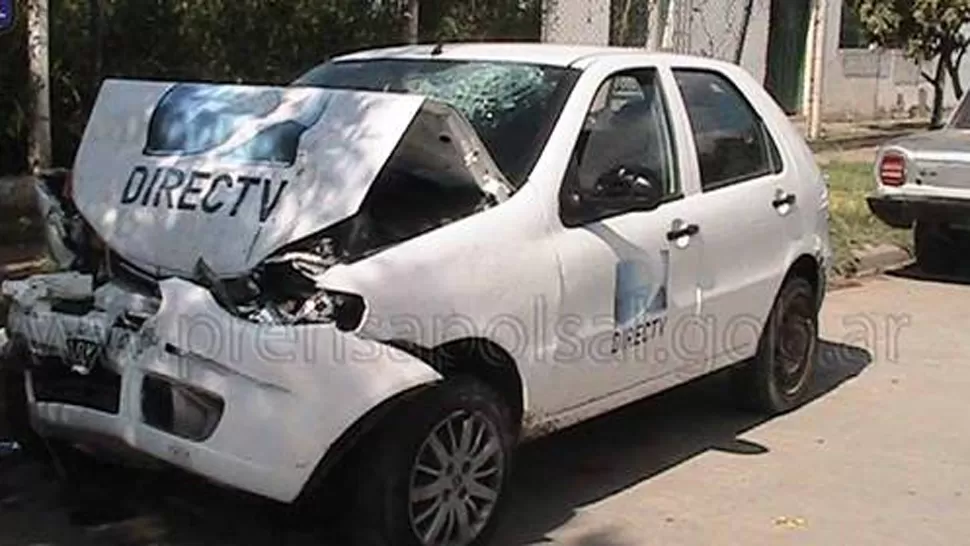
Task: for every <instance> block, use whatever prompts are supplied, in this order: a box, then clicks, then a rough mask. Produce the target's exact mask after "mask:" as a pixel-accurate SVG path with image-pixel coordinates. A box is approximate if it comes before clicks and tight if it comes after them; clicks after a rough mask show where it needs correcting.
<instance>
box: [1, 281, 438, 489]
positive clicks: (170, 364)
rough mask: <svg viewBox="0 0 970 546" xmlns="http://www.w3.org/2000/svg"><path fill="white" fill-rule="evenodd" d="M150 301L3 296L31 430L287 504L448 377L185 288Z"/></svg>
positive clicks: (77, 289)
mask: <svg viewBox="0 0 970 546" xmlns="http://www.w3.org/2000/svg"><path fill="white" fill-rule="evenodd" d="M159 291H160V293H161V297H159V298H153V297H151V296H146V295H144V294H141V293H136V292H134V291H131V290H127V289H125V288H123V287H121V286H120V285H115V284H106V285H103V286H102V287H100V288H98V289H97V290H92V289H91V286H90V278H89V277H86V276H79V275H76V274H73V273H61V274H53V275H39V276H35V277H32V278H30V279H27V280H26V281H15V282H8V283H5V284H4V292H5V294H7V295H8V296H9V297H10V298H11V300H12V304H11V310H10V313H9V315H8V321H7V322H8V328H7V336H8V337H9V338H10V339H9V342H8V343H9V346H8V347H7V349H8V350H7V354H8V355H10V356H8V360H7V362H6V363H5V366H7V367H10V366H15V367H18V368H20V369H22V370H23V372H24V373H23V378H24V379H23V380H24V382H25V390H26V394H27V405H28V409H29V415H30V421H31V425H32V427H33V429H34V430H35V431H36V432H37V433H38V434H40V435H41V436H51V437H61V438H66V439H69V440H72V441H75V442H79V443H81V444H85V445H88V446H91V447H95V448H102V449H103V448H108V449H109V450H111V451H112V452H113V453H125V452H130V453H132V454H136V455H142V456H147V457H148V458H149V459H150V460H159V461H163V462H165V463H169V464H172V465H175V466H177V467H181V468H183V469H185V470H188V471H190V472H193V473H196V474H199V475H202V476H204V477H206V478H209V479H211V480H213V481H215V482H218V483H221V484H224V485H228V486H231V487H235V488H238V489H242V490H245V491H249V492H251V493H255V494H259V495H262V496H265V497H269V498H272V499H275V500H279V501H282V502H290V501H292V500H294V499H295V498H296V497H297V496H298V495H299V494H300V492H301V491H302V489H303V487H304V485H305V484H306V482H307V481H308V479H309V478H310V476H311V474H312V473H313V471H314V469H315V467H316V466H317V464H318V463H319V462H320V461H321V459H322V458H323V456H324V455H325V454H326V452H327V450H328V449H329V448H330V447H332V446H333V445H334V444H335V443H336V441H337V440H338V438H340V437H341V435H342V434H343V433H344V432H345V431H347V430H348V429H349V428H350V427H351V425H352V424H353V423H354V422H356V421H357V420H358V419H360V418H362V417H363V416H364V415H365V414H366V413H367V412H368V411H369V410H371V409H373V408H374V407H376V406H377V405H379V404H380V403H381V402H383V401H385V400H387V399H389V398H392V397H393V396H395V395H396V394H398V393H401V392H404V391H407V390H410V389H412V388H414V387H417V386H419V385H423V384H428V383H431V382H434V381H436V380H438V379H440V378H441V377H440V375H439V374H438V373H437V372H436V371H434V370H433V369H432V368H431V367H430V366H428V365H426V364H425V363H424V362H422V361H420V360H417V359H416V358H414V357H412V356H410V355H408V354H406V353H403V352H401V351H398V350H395V349H392V348H390V347H388V346H386V345H384V344H381V343H378V342H375V341H370V340H365V339H362V338H359V337H357V336H354V335H352V334H346V333H342V332H339V331H338V330H336V329H335V328H333V327H332V326H330V325H319V326H299V327H296V326H270V325H259V324H254V323H251V322H249V321H245V320H242V319H239V318H237V317H235V316H233V315H230V314H229V313H227V312H226V311H224V310H223V309H222V308H221V307H219V306H218V305H217V304H216V302H215V300H214V299H213V298H212V297H211V295H210V294H209V292H208V291H206V290H205V289H203V288H201V287H199V286H197V285H195V284H192V283H190V282H187V281H184V280H180V279H169V280H165V281H162V282H161V283H159Z"/></svg>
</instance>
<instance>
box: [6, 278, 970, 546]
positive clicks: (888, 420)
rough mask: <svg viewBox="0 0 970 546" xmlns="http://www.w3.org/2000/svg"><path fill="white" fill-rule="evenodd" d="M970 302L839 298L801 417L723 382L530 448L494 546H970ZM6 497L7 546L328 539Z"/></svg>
mask: <svg viewBox="0 0 970 546" xmlns="http://www.w3.org/2000/svg"><path fill="white" fill-rule="evenodd" d="M968 303H970V286H965V285H964V284H963V283H960V282H944V281H927V280H917V279H913V278H906V277H900V276H887V277H883V278H878V279H873V280H869V281H866V282H865V283H864V284H862V285H861V286H858V287H853V288H848V289H844V290H840V291H838V292H834V293H832V294H831V295H830V297H829V299H828V301H827V303H826V305H825V308H824V310H823V319H822V333H823V337H824V338H825V340H826V346H825V350H824V354H823V355H822V358H821V367H820V370H819V376H818V380H817V393H816V396H815V397H814V399H813V401H812V402H811V403H809V404H808V405H806V406H805V407H803V408H800V409H798V410H797V411H795V412H793V413H790V414H788V415H786V416H783V417H779V418H776V419H773V420H770V421H763V420H758V419H755V418H752V417H751V416H749V415H747V414H742V413H739V412H736V411H734V410H732V409H730V406H729V405H728V404H727V402H726V400H725V398H724V390H723V385H722V381H721V380H720V378H713V379H710V380H705V381H701V382H699V383H697V384H694V385H690V386H687V387H684V388H680V389H676V390H674V391H671V392H669V393H666V394H663V395H660V396H658V397H656V398H654V399H652V400H648V401H646V402H643V403H640V404H637V405H634V406H632V407H630V408H628V409H625V410H623V411H620V412H617V413H616V414H613V415H610V416H607V417H604V418H601V419H599V420H597V421H595V422H592V423H589V424H585V425H581V426H579V427H576V428H574V429H572V430H570V431H568V432H565V433H563V434H562V435H560V436H557V437H554V438H550V439H547V440H543V441H539V442H537V443H535V444H533V445H530V446H527V447H526V448H525V449H524V451H523V453H522V458H521V459H520V466H519V473H518V476H517V477H516V480H515V485H514V488H515V491H514V496H513V499H512V500H513V502H512V503H511V506H510V509H509V512H508V513H507V514H506V522H505V523H506V524H505V525H504V526H503V528H502V529H500V532H499V536H498V537H497V539H496V541H495V544H497V545H500V546H517V545H538V544H557V545H569V546H627V545H629V546H633V545H637V546H640V545H652V544H657V545H665V546H667V545H697V544H725V545H729V544H730V545H733V544H746V545H758V544H772V545H775V544H794V545H802V544H804V545H810V544H811V545H817V544H853V545H854V546H862V545H868V544H872V545H879V546H885V545H887V544H912V545H920V546H924V545H932V544H941V545H948V546H949V545H954V544H968V543H970V538H967V537H968V532H970V428H968V426H967V424H966V421H965V420H966V415H967V414H968V409H970V396H968V393H970V362H968V359H967V356H970V337H968V336H966V335H965V332H966V329H967V325H968V324H970V311H967V310H965V309H967V307H964V305H966V304H968ZM3 493H6V500H0V546H7V545H17V546H26V545H29V544H41V543H43V544H49V545H56V546H60V545H76V544H78V545H83V544H125V545H135V544H138V545H141V544H167V545H173V546H174V545H178V546H188V545H190V544H191V545H195V544H253V545H257V544H265V545H270V544H273V545H275V544H293V545H297V544H310V543H312V542H311V541H310V539H309V538H308V537H307V536H306V535H301V534H299V533H292V532H286V531H285V529H286V526H287V524H286V521H287V520H285V519H280V520H275V519H273V518H272V516H273V514H274V512H272V511H271V510H269V509H268V508H267V507H265V506H264V505H262V504H260V503H249V502H247V501H244V500H242V499H236V498H234V497H232V498H225V497H212V496H209V495H208V494H205V493H203V494H195V493H183V494H182V495H181V496H176V497H175V499H176V500H178V502H179V503H181V504H177V503H176V502H175V501H171V502H162V501H161V499H160V498H158V496H157V495H155V494H146V496H147V497H149V498H140V497H139V496H138V494H136V495H135V496H134V497H133V499H132V500H131V501H129V502H132V503H135V505H137V506H138V508H137V509H138V510H141V511H143V512H145V513H146V514H150V515H146V516H144V517H143V518H140V519H136V520H134V521H132V522H129V523H127V524H121V525H111V526H107V527H104V528H87V529H82V528H79V527H75V526H71V525H70V523H69V522H68V517H67V515H66V514H65V513H64V511H63V510H62V509H59V508H57V505H58V500H57V496H56V490H55V489H54V488H53V487H52V486H51V485H50V482H49V481H48V480H47V479H46V478H45V477H44V475H43V472H42V471H41V470H40V469H37V468H34V467H30V466H18V467H16V468H12V469H11V468H8V469H6V470H3V469H0V499H2V498H3V497H4V494H3ZM185 499H195V500H196V502H194V503H187V502H185ZM201 499H205V500H201ZM199 504H201V507H199V506H198V505H199ZM180 506H181V507H180ZM145 507H151V508H145ZM274 522H275V523H274Z"/></svg>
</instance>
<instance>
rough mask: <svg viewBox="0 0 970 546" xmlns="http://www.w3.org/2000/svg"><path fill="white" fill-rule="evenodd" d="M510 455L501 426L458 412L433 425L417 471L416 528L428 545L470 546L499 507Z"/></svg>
mask: <svg viewBox="0 0 970 546" xmlns="http://www.w3.org/2000/svg"><path fill="white" fill-rule="evenodd" d="M504 473H505V456H504V453H503V451H502V445H501V440H500V437H499V435H498V431H497V430H496V428H495V426H494V425H493V424H492V423H491V422H490V421H488V420H487V419H485V418H484V417H483V416H482V415H480V414H478V413H473V414H469V413H468V412H464V411H457V412H455V413H452V414H451V415H449V416H448V417H447V418H445V419H444V420H443V421H441V422H440V423H439V424H438V425H436V426H435V428H434V429H432V431H431V434H429V435H428V437H427V438H426V439H425V441H424V443H423V444H422V445H421V448H420V449H419V450H418V456H417V458H416V459H415V462H414V466H413V467H412V470H411V480H410V485H409V501H410V502H409V508H410V520H411V528H412V530H413V531H414V532H415V533H416V535H417V536H418V538H419V539H420V540H421V543H422V544H424V545H425V546H467V545H468V544H470V543H471V542H472V541H473V540H475V538H476V537H477V536H478V535H479V534H480V533H481V531H482V529H483V528H484V527H485V524H486V523H487V522H488V520H489V517H490V516H491V515H492V512H493V510H494V509H495V504H496V502H497V501H498V496H499V493H500V492H501V485H502V480H503V477H504Z"/></svg>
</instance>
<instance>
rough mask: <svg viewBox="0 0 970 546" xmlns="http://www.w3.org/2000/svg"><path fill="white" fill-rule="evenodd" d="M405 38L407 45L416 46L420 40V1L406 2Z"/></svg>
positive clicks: (411, 0) (410, 0)
mask: <svg viewBox="0 0 970 546" xmlns="http://www.w3.org/2000/svg"><path fill="white" fill-rule="evenodd" d="M407 5H408V8H407V18H408V26H407V36H406V37H405V38H406V40H407V42H408V43H409V44H416V43H418V41H419V40H420V36H419V28H420V27H419V24H418V23H419V19H420V15H421V0H407Z"/></svg>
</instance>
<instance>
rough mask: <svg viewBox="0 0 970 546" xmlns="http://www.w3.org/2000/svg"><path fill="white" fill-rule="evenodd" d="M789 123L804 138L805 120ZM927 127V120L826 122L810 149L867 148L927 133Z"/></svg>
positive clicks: (795, 119) (811, 143)
mask: <svg viewBox="0 0 970 546" xmlns="http://www.w3.org/2000/svg"><path fill="white" fill-rule="evenodd" d="M792 122H793V123H794V124H795V126H796V127H797V128H798V129H799V130H801V132H802V134H803V135H806V134H807V132H808V127H807V122H806V121H805V120H804V119H802V118H797V117H795V118H792ZM928 128H929V119H901V120H872V121H854V122H847V121H828V122H823V123H822V136H821V138H819V139H818V140H814V141H809V146H811V148H812V150H814V151H815V152H821V151H828V150H834V149H851V148H868V147H872V146H878V145H879V144H882V143H883V142H885V141H887V140H890V139H893V138H896V137H900V136H906V135H911V134H913V133H917V132H921V131H926V130H928Z"/></svg>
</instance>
